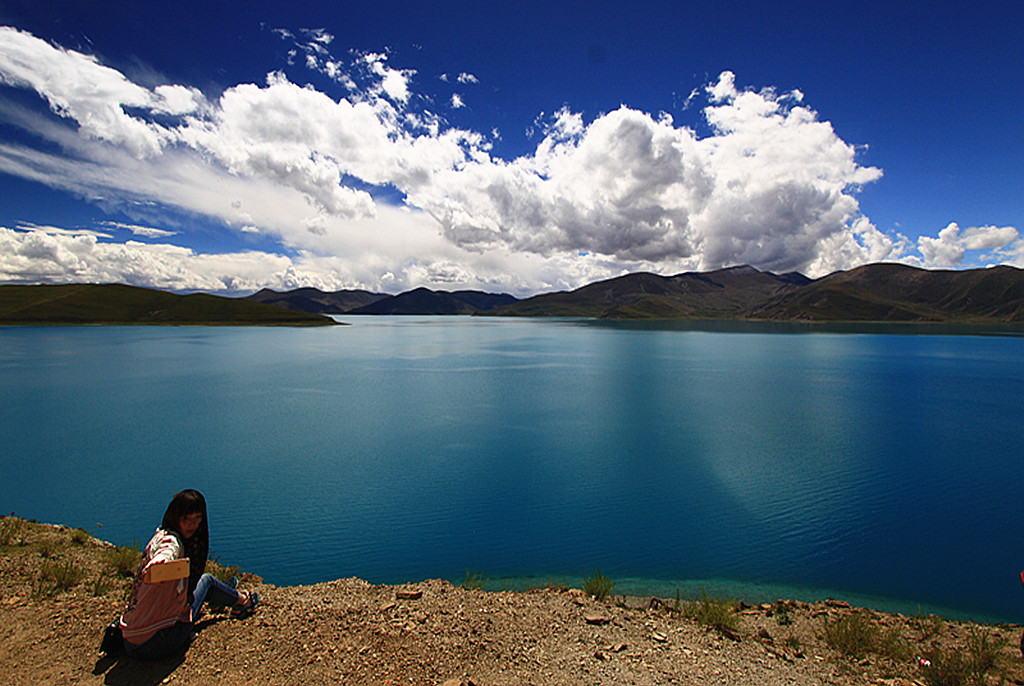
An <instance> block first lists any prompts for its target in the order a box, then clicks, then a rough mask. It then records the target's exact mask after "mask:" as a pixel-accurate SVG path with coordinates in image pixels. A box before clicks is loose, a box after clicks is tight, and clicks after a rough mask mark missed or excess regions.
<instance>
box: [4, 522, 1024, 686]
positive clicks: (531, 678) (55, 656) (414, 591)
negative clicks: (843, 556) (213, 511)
mask: <svg viewBox="0 0 1024 686" xmlns="http://www.w3.org/2000/svg"><path fill="white" fill-rule="evenodd" d="M12 532H14V533H13V534H12ZM76 538H77V539H78V541H76V540H75V539H76ZM111 550H112V547H111V546H109V544H104V543H102V542H100V541H97V540H95V539H93V538H91V537H86V536H85V535H84V533H83V532H79V533H77V534H76V533H75V532H74V531H72V530H71V529H68V528H66V527H59V526H50V525H43V524H33V523H27V522H22V520H15V519H14V518H2V519H0V675H2V676H0V681H3V682H4V683H7V684H12V685H20V684H101V683H102V684H114V685H117V684H124V685H128V684H132V685H146V684H226V685H228V686H234V685H241V684H328V683H329V684H338V683H342V684H379V685H397V684H424V685H434V684H436V685H437V686H470V685H471V684H472V685H476V686H499V685H511V684H536V685H538V686H554V685H556V684H558V685H562V684H588V685H593V684H609V685H611V684H616V685H620V684H638V685H639V684H643V685H648V684H650V685H653V684H740V685H743V686H746V685H754V684H757V685H759V686H760V685H765V684H768V685H776V684H778V685H782V684H793V685H797V686H805V685H808V686H809V685H811V684H887V685H891V686H898V685H902V686H911V685H914V684H925V685H929V684H954V685H955V684H970V683H981V684H998V683H1016V684H1024V661H1022V659H1021V654H1020V649H1019V647H1018V640H1019V638H1020V627H1016V626H992V625H980V624H970V623H962V622H954V621H947V620H944V619H941V618H938V617H934V616H929V617H905V616H901V615H890V614H884V613H878V612H872V611H867V610H858V609H856V608H851V607H849V606H847V605H846V604H845V603H841V602H836V601H826V602H823V603H815V604H807V603H799V602H791V601H779V602H777V603H773V604H770V605H760V606H756V607H747V606H742V605H740V606H738V607H736V608H734V609H731V610H729V611H727V612H726V613H725V614H724V616H725V618H726V620H727V621H725V622H722V623H721V624H722V625H721V626H717V627H716V626H714V625H713V623H710V621H709V619H708V618H706V617H704V618H702V617H699V616H697V615H698V614H699V610H701V609H702V607H701V605H700V604H695V603H684V604H683V605H682V606H680V607H678V608H677V607H676V603H675V602H674V601H672V600H669V601H659V600H654V599H650V598H646V599H640V598H620V597H617V596H615V597H610V598H606V599H604V600H600V601H599V600H597V599H595V598H592V597H590V596H588V595H586V594H584V593H583V592H582V591H580V590H577V589H560V588H545V589H538V590H535V591H530V592H525V593H511V592H510V593H506V592H486V591H482V590H479V589H468V588H463V587H459V586H453V585H452V584H450V583H448V582H446V581H441V580H427V581H422V582H420V583H414V584H408V585H405V586H397V587H396V586H374V585H371V584H368V583H366V582H364V581H361V580H359V579H342V580H338V581H331V582H328V583H322V584H316V585H313V586H295V587H281V588H279V587H275V586H272V585H269V584H264V583H262V581H261V580H260V579H259V577H256V576H253V575H250V574H244V575H243V576H242V584H241V585H242V587H243V588H250V589H254V590H256V591H258V592H259V594H260V596H261V598H262V604H261V606H260V608H259V610H258V611H257V612H256V614H255V615H253V616H252V617H250V618H248V619H245V620H233V619H230V618H228V616H227V615H226V614H223V613H221V614H210V615H207V616H206V617H204V618H203V619H202V620H201V621H200V622H199V623H198V624H197V627H196V628H197V636H196V639H195V641H194V642H193V643H192V645H191V647H190V648H189V649H188V650H187V651H185V652H183V653H181V654H178V655H175V656H173V657H171V658H167V659H165V660H161V661H157V662H151V663H146V662H139V661H135V660H130V659H128V658H125V657H123V656H121V657H116V658H114V657H109V656H104V655H102V654H100V652H99V644H100V638H101V635H102V630H103V627H104V626H105V625H106V624H107V623H108V622H110V621H111V620H112V619H114V618H115V617H116V616H117V615H118V614H119V613H120V610H121V609H122V605H123V603H124V600H125V598H126V594H127V589H128V586H129V584H130V580H129V579H128V578H127V577H125V576H123V575H120V574H119V573H118V572H117V571H116V570H115V568H114V567H113V566H112V564H111V562H110V554H111ZM68 567H70V568H74V569H79V570H82V571H83V572H84V575H83V577H82V578H81V579H80V580H77V581H76V582H75V583H73V584H69V585H70V587H69V588H66V589H60V588H55V586H56V583H55V581H54V580H53V577H54V576H57V574H55V573H54V569H58V570H59V569H64V568H68ZM719 607H720V606H719V605H717V604H713V603H712V604H709V605H706V606H704V607H703V609H705V610H714V609H716V608H719Z"/></svg>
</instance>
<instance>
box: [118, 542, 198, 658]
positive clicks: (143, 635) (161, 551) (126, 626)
mask: <svg viewBox="0 0 1024 686" xmlns="http://www.w3.org/2000/svg"><path fill="white" fill-rule="evenodd" d="M182 557H183V548H182V545H181V541H180V540H179V539H178V537H177V536H176V535H174V534H172V533H171V532H169V531H165V530H163V529H157V530H156V534H155V535H154V536H153V538H152V540H150V542H149V544H148V545H147V546H146V549H145V551H143V553H142V560H141V561H140V562H139V567H138V569H136V570H135V585H134V586H133V587H132V595H131V599H130V600H129V601H128V607H127V609H125V611H124V614H123V615H121V633H122V634H123V635H124V637H125V640H127V641H129V642H131V643H133V644H135V645H142V644H143V643H145V642H146V641H148V640H149V639H150V638H152V637H153V634H155V633H156V632H157V631H160V629H163V628H165V627H169V626H173V625H174V624H175V623H177V622H189V621H192V608H190V607H189V605H188V578H184V579H174V580H171V581H161V582H160V583H157V584H147V583H143V581H142V576H143V574H145V573H146V570H147V569H149V567H151V566H152V565H153V564H155V563H157V562H169V561H171V560H178V559H181V558H182Z"/></svg>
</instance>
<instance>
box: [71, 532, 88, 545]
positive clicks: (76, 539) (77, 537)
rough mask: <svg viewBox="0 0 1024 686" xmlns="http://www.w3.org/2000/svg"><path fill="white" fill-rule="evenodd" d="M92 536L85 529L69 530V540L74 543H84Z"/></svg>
mask: <svg viewBox="0 0 1024 686" xmlns="http://www.w3.org/2000/svg"><path fill="white" fill-rule="evenodd" d="M90 538H92V536H90V535H89V532H88V531H86V530H85V529H73V530H72V531H71V542H72V543H74V544H76V545H85V543H86V541H88V540H89V539H90Z"/></svg>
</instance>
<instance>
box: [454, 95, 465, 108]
mask: <svg viewBox="0 0 1024 686" xmlns="http://www.w3.org/2000/svg"><path fill="white" fill-rule="evenodd" d="M465 106H466V103H464V102H463V101H462V96H461V95H459V94H458V93H452V107H453V108H454V109H459V108H461V107H465Z"/></svg>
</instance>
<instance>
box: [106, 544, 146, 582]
mask: <svg viewBox="0 0 1024 686" xmlns="http://www.w3.org/2000/svg"><path fill="white" fill-rule="evenodd" d="M107 559H108V560H109V561H110V564H111V565H113V566H114V569H116V570H117V572H118V573H119V574H121V575H122V576H133V575H134V574H135V570H136V568H137V567H138V566H139V562H140V561H141V560H142V549H141V548H139V542H138V541H132V542H131V543H129V544H128V545H120V546H117V547H116V548H113V549H112V550H111V551H110V552H109V553H108V557H107Z"/></svg>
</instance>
